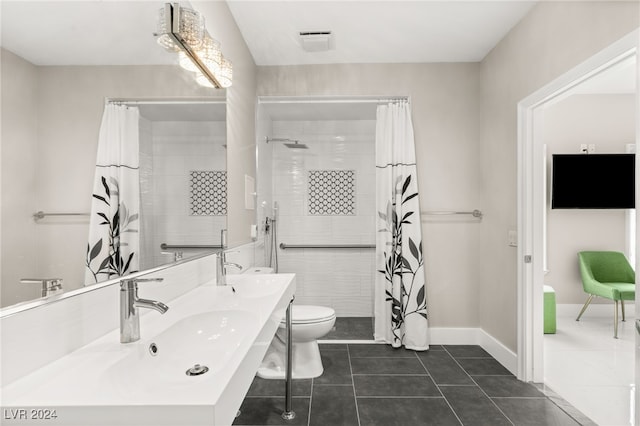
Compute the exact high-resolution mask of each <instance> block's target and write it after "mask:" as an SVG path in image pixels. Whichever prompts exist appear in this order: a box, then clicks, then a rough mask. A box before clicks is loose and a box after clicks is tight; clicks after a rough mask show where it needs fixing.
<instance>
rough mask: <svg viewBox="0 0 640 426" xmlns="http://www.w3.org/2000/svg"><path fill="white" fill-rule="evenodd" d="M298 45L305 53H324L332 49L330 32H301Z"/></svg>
mask: <svg viewBox="0 0 640 426" xmlns="http://www.w3.org/2000/svg"><path fill="white" fill-rule="evenodd" d="M300 45H301V46H302V48H303V49H304V50H305V51H307V52H325V51H327V50H331V49H333V48H334V43H333V34H331V31H301V32H300Z"/></svg>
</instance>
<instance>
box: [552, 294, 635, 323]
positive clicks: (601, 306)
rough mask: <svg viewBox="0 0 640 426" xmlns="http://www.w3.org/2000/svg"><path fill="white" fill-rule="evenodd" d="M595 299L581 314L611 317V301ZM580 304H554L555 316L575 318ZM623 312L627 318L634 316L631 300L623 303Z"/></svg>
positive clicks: (633, 305) (633, 306) (580, 307)
mask: <svg viewBox="0 0 640 426" xmlns="http://www.w3.org/2000/svg"><path fill="white" fill-rule="evenodd" d="M595 300H596V299H594V302H593V303H591V304H590V305H589V307H587V310H586V311H584V314H582V316H583V317H613V301H611V300H609V301H608V303H596V302H595ZM597 300H604V299H597ZM582 306H583V305H581V304H573V303H559V304H557V305H556V316H559V317H573V318H574V319H575V318H576V317H577V316H578V314H579V313H580V309H582ZM624 312H625V316H626V317H627V318H635V316H636V314H635V312H636V306H635V302H634V301H633V300H627V301H626V302H625V303H624Z"/></svg>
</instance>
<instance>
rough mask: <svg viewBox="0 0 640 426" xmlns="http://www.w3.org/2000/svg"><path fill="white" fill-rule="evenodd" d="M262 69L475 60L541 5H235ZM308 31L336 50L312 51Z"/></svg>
mask: <svg viewBox="0 0 640 426" xmlns="http://www.w3.org/2000/svg"><path fill="white" fill-rule="evenodd" d="M228 4H229V8H230V9H231V13H232V14H233V16H234V18H235V20H236V22H237V24H238V27H239V28H240V31H241V32H242V35H243V36H244V39H245V40H246V42H247V44H248V46H249V49H250V50H251V53H252V54H253V58H254V60H255V62H256V64H257V65H292V64H327V63H422V62H476V61H480V60H482V58H484V57H485V55H486V54H487V53H488V52H489V51H490V50H491V49H492V48H493V47H494V46H495V45H496V44H497V43H498V41H500V40H501V39H502V38H503V37H504V36H505V35H506V34H507V32H509V30H510V29H511V28H513V27H514V26H515V25H516V24H517V23H518V22H519V21H520V19H522V17H523V16H524V15H526V14H527V12H529V10H530V9H531V7H533V5H535V1H518V0H503V1H478V0H474V1H451V0H449V1H432V0H413V1H401V0H388V1H362V0H342V1H306V0H297V1H296V0H294V1H269V0H262V1H241V0H235V1H233V0H232V1H229V2H228ZM305 31H331V32H332V33H333V35H334V39H335V41H334V43H335V48H334V49H332V50H329V51H325V52H306V51H305V50H303V49H302V47H301V45H300V41H299V33H300V32H305Z"/></svg>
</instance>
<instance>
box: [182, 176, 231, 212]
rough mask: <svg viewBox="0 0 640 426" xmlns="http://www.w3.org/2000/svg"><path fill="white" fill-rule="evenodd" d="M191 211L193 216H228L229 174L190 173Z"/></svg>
mask: <svg viewBox="0 0 640 426" xmlns="http://www.w3.org/2000/svg"><path fill="white" fill-rule="evenodd" d="M189 186H190V189H191V190H190V194H189V211H190V213H191V215H192V216H223V215H226V214H227V172H226V171H209V170H204V171H202V170H197V171H191V172H189Z"/></svg>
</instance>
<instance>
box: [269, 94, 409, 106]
mask: <svg viewBox="0 0 640 426" xmlns="http://www.w3.org/2000/svg"><path fill="white" fill-rule="evenodd" d="M410 100H411V98H410V97H409V96H392V97H388V98H385V97H381V98H335V99H332V98H328V99H327V98H304V99H292V98H282V99H259V100H258V103H260V104H379V103H384V102H399V101H410Z"/></svg>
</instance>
